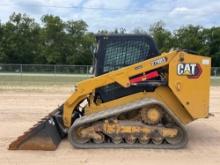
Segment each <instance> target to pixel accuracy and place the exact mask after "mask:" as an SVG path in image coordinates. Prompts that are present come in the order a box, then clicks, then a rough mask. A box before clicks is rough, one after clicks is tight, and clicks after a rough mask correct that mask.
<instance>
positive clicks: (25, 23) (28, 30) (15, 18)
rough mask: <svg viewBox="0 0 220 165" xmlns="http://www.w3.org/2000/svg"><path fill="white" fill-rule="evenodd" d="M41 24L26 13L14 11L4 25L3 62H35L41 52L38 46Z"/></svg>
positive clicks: (2, 38) (2, 40) (2, 41)
mask: <svg viewBox="0 0 220 165" xmlns="http://www.w3.org/2000/svg"><path fill="white" fill-rule="evenodd" d="M39 30H40V28H39V25H38V24H37V23H35V21H34V19H31V18H29V17H28V16H27V15H25V14H23V15H22V14H20V13H19V14H16V13H13V14H12V15H11V16H10V19H9V21H8V22H6V24H4V25H2V33H3V34H2V37H1V48H0V50H1V54H0V56H1V58H0V60H1V62H4V63H33V62H34V58H35V56H37V55H38V54H40V52H39V51H40V50H39V46H38V36H39Z"/></svg>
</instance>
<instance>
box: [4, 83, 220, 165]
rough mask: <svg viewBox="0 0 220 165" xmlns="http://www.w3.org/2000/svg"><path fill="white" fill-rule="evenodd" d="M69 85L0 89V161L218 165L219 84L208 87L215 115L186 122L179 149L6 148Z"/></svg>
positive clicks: (62, 97) (48, 164)
mask: <svg viewBox="0 0 220 165" xmlns="http://www.w3.org/2000/svg"><path fill="white" fill-rule="evenodd" d="M69 89H70V88H69V87H65V88H64V89H62V88H59V87H57V88H56V89H55V90H50V89H49V90H48V89H46V88H45V89H44V88H43V89H41V90H31V89H28V90H23V89H7V90H0V165H8V164H10V165H15V164H16V165H30V164H37V165H52V164H59V165H65V164H68V165H70V164H72V165H78V164H79V165H80V164H91V165H99V164H102V165H105V164H111V165H115V164H126V165H134V164H142V163H143V164H153V165H157V164H160V165H161V164H163V165H166V164H175V165H176V164H182V165H189V164H200V165H203V164H204V165H206V164H210V165H214V164H216V165H217V164H218V165H219V164H220V87H212V88H211V96H210V99H211V100H210V112H211V113H213V114H214V115H215V116H214V117H210V118H209V119H201V120H197V121H195V122H193V123H192V124H189V125H187V130H188V133H189V143H188V145H187V146H186V148H184V149H180V150H162V149H159V150H158V149H157V150H152V149H98V150H94V149H89V150H82V149H74V148H72V146H71V145H70V144H69V143H68V141H67V140H64V141H63V142H61V144H60V145H59V147H58V149H57V150H56V151H8V150H7V147H8V145H9V143H10V142H11V141H12V140H14V139H15V138H16V137H17V136H18V135H20V134H22V133H23V132H24V131H25V130H26V129H28V128H29V127H31V126H32V125H33V124H34V123H35V122H36V121H38V120H39V119H40V118H41V117H43V116H44V115H46V114H47V113H49V112H50V111H51V110H53V109H54V108H55V107H57V105H58V104H60V103H62V102H63V101H64V100H65V98H66V97H67V96H68V94H69V93H70V92H71V91H70V90H69Z"/></svg>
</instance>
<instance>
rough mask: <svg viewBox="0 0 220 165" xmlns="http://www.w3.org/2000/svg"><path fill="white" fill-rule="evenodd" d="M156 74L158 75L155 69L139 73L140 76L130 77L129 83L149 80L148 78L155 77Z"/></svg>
mask: <svg viewBox="0 0 220 165" xmlns="http://www.w3.org/2000/svg"><path fill="white" fill-rule="evenodd" d="M158 76H159V73H158V72H157V71H153V72H150V73H148V74H145V75H141V76H138V77H135V78H132V79H130V83H131V84H134V83H139V82H142V81H145V80H150V79H153V78H156V77H158Z"/></svg>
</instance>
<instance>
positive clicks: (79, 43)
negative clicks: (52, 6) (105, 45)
mask: <svg viewBox="0 0 220 165" xmlns="http://www.w3.org/2000/svg"><path fill="white" fill-rule="evenodd" d="M87 27H88V25H87V24H86V23H85V22H84V21H82V20H79V21H73V20H72V21H68V22H67V24H66V30H67V42H66V44H67V45H66V51H68V55H67V59H66V60H67V61H66V63H67V64H78V65H83V64H84V65H89V64H91V63H92V51H91V46H92V45H93V43H94V42H95V38H94V36H93V34H92V33H87Z"/></svg>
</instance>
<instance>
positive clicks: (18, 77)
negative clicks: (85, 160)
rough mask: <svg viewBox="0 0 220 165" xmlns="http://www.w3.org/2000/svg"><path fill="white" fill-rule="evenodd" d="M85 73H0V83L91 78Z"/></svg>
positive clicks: (60, 82)
mask: <svg viewBox="0 0 220 165" xmlns="http://www.w3.org/2000/svg"><path fill="white" fill-rule="evenodd" d="M89 77H90V75H85V74H82V75H80V74H74V75H70V74H0V85H22V86H26V85H54V84H55V85H63V84H75V83H76V82H79V81H82V80H85V79H87V78H89Z"/></svg>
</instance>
